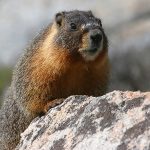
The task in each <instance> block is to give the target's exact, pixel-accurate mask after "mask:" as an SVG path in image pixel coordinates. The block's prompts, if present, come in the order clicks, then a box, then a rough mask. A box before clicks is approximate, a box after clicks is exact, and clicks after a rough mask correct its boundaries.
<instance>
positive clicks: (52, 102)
mask: <svg viewBox="0 0 150 150" xmlns="http://www.w3.org/2000/svg"><path fill="white" fill-rule="evenodd" d="M63 101H64V98H60V99H55V100H53V101H50V102H48V103H47V104H46V105H45V107H44V112H45V113H47V112H48V110H49V109H51V108H53V107H56V106H57V105H60V104H61V103H62V102H63Z"/></svg>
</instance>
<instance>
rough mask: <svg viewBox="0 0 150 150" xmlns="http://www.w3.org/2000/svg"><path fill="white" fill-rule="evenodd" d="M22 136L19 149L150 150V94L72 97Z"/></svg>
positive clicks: (32, 124) (37, 120) (133, 93)
mask: <svg viewBox="0 0 150 150" xmlns="http://www.w3.org/2000/svg"><path fill="white" fill-rule="evenodd" d="M21 137H22V138H21V141H20V144H19V145H18V147H17V148H16V150H127V149H128V150H150V92H147V93H141V92H130V91H128V92H120V91H114V92H111V93H108V94H106V95H104V96H102V97H88V96H71V97H69V98H67V99H66V100H65V101H64V103H62V104H61V105H59V106H57V107H55V108H53V109H51V110H50V111H49V113H48V114H47V115H46V116H43V117H41V118H36V119H35V120H34V121H33V122H32V123H31V124H30V126H29V127H28V128H27V129H26V130H25V132H24V133H22V135H21Z"/></svg>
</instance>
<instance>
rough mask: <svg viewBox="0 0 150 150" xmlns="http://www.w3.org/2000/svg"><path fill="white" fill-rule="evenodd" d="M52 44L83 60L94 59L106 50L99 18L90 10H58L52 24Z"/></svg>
mask: <svg viewBox="0 0 150 150" xmlns="http://www.w3.org/2000/svg"><path fill="white" fill-rule="evenodd" d="M54 30H55V33H54V35H53V44H54V45H56V46H57V47H62V48H63V50H65V51H67V52H68V53H69V54H71V55H76V56H78V57H81V58H82V59H83V60H85V61H93V60H95V59H96V58H97V57H98V56H99V55H100V54H101V53H102V52H103V51H107V38H106V35H105V33H104V30H103V28H102V23H101V20H100V19H99V18H96V17H94V16H93V14H92V12H91V11H87V12H86V11H77V10H75V11H69V12H60V13H57V14H56V15H55V21H54V23H53V25H52V31H54Z"/></svg>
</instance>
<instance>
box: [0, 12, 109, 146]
mask: <svg viewBox="0 0 150 150" xmlns="http://www.w3.org/2000/svg"><path fill="white" fill-rule="evenodd" d="M107 51H108V45H107V37H106V35H105V33H104V30H103V28H102V24H101V20H100V19H98V18H96V17H94V16H93V14H92V12H91V11H89V12H84V11H70V12H61V13H57V14H56V15H55V20H54V21H53V23H52V24H51V25H49V26H48V27H47V28H46V29H45V30H44V31H43V32H42V33H41V34H39V36H38V37H37V38H36V39H35V40H34V42H33V43H32V44H31V46H30V47H29V48H28V49H27V50H26V52H25V54H24V55H23V56H22V57H21V59H20V60H19V62H18V64H17V66H16V68H15V71H14V74H13V79H12V84H11V90H10V94H9V98H6V101H5V104H4V106H3V109H2V111H3V116H8V117H4V118H2V121H1V127H0V131H1V132H2V133H3V134H2V137H0V139H2V140H1V141H0V146H1V145H2V143H3V145H5V146H6V148H2V149H13V148H14V147H15V145H16V144H17V143H18V140H19V139H20V133H21V132H23V130H24V129H25V128H26V127H27V126H28V124H29V123H30V122H31V120H32V119H33V118H35V117H36V116H38V115H40V114H43V113H45V112H46V111H47V110H48V108H49V107H53V106H55V105H56V104H58V103H60V102H62V98H66V97H68V96H70V95H76V94H79V95H93V96H98V95H102V94H104V93H106V89H107V85H108V76H109V63H108V55H107ZM16 120H17V121H16ZM6 124H7V127H6V128H4V126H5V125H6ZM2 130H3V131H2Z"/></svg>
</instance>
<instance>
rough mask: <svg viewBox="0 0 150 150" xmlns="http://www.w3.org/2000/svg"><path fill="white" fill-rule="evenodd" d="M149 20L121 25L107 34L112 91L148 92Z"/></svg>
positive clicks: (149, 69) (149, 76) (149, 83)
mask: <svg viewBox="0 0 150 150" xmlns="http://www.w3.org/2000/svg"><path fill="white" fill-rule="evenodd" d="M149 27H150V19H145V20H143V19H141V20H136V21H133V22H132V23H129V24H125V25H122V27H120V28H117V27H116V29H114V32H112V33H111V34H110V36H108V37H109V39H110V51H109V52H110V59H111V68H112V72H111V80H110V83H111V86H110V91H113V90H116V89H117V90H132V91H136V90H140V91H147V90H150V82H147V81H149V80H150V63H149V58H150V30H149Z"/></svg>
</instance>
